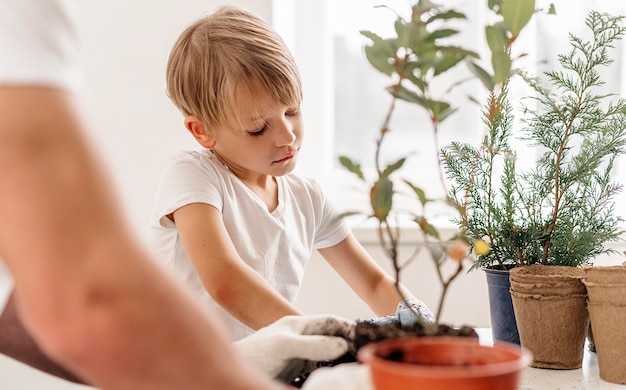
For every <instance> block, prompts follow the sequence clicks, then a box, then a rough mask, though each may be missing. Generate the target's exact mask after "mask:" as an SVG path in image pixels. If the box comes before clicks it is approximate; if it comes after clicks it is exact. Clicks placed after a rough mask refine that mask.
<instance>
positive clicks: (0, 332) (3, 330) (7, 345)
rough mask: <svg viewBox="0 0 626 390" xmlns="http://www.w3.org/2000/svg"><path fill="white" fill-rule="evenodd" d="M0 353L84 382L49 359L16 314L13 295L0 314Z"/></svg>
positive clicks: (54, 373) (58, 375) (57, 375)
mask: <svg viewBox="0 0 626 390" xmlns="http://www.w3.org/2000/svg"><path fill="white" fill-rule="evenodd" d="M0 353H2V354H4V355H7V356H9V357H11V358H13V359H15V360H17V361H19V362H22V363H24V364H27V365H29V366H31V367H33V368H36V369H38V370H41V371H43V372H46V373H48V374H51V375H54V376H56V377H59V378H63V379H65V380H68V381H72V382H76V383H84V382H83V381H81V380H80V379H78V378H77V377H76V376H75V375H74V374H72V373H70V372H67V371H66V370H65V369H64V368H62V367H60V366H59V365H58V364H57V363H56V362H53V361H52V360H50V359H49V358H48V357H47V356H46V355H45V354H44V353H43V351H42V350H41V349H40V348H39V346H38V345H37V344H36V343H35V341H34V340H33V338H32V337H30V334H28V331H27V330H26V329H24V326H23V325H22V322H21V320H20V318H19V316H18V315H17V312H16V309H15V301H14V299H13V295H11V298H9V301H8V303H7V305H6V307H5V308H4V312H2V313H1V314H0Z"/></svg>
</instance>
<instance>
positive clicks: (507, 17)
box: [501, 0, 535, 37]
mask: <svg viewBox="0 0 626 390" xmlns="http://www.w3.org/2000/svg"><path fill="white" fill-rule="evenodd" d="M533 13H535V0H504V1H503V2H502V12H501V14H502V17H503V18H504V24H505V25H506V27H507V28H508V30H509V31H511V33H512V34H513V36H515V37H516V36H518V35H519V33H520V31H522V29H523V28H524V26H526V24H528V21H530V18H531V17H532V16H533Z"/></svg>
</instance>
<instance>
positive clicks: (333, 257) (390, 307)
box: [319, 233, 413, 316]
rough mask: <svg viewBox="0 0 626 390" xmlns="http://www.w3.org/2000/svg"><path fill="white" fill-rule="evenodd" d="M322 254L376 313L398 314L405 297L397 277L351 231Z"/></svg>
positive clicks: (407, 292)
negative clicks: (398, 286) (396, 284)
mask: <svg viewBox="0 0 626 390" xmlns="http://www.w3.org/2000/svg"><path fill="white" fill-rule="evenodd" d="M319 253H320V254H321V255H322V256H323V257H324V259H326V261H327V262H328V263H329V264H330V266H331V267H333V269H334V270H335V271H337V273H338V274H339V275H340V276H341V277H342V278H343V279H344V280H345V281H346V282H347V283H348V285H349V286H350V287H351V288H352V290H353V291H354V292H355V293H356V294H357V295H358V296H359V297H360V298H361V299H362V300H363V301H364V302H366V303H367V304H368V306H369V307H370V308H371V309H372V310H373V311H374V313H376V315H378V316H386V315H394V314H395V313H396V308H397V306H398V303H399V302H400V301H401V300H402V298H401V297H400V294H398V291H397V290H396V287H395V280H394V279H393V278H392V277H390V276H389V275H388V274H387V273H386V272H385V271H384V270H383V269H382V268H381V267H380V266H379V265H378V264H377V263H376V262H375V261H374V259H372V257H371V256H370V255H369V253H367V251H366V250H365V248H363V246H361V244H360V243H359V242H358V241H357V239H356V238H355V237H354V235H353V234H352V233H350V234H349V235H348V236H347V237H346V238H345V239H344V240H343V241H341V242H340V243H338V244H337V245H333V246H331V247H328V248H322V249H319ZM400 288H401V289H402V291H403V294H404V296H405V297H407V298H408V297H413V295H412V294H411V292H410V291H408V290H407V289H406V288H405V287H404V286H402V285H401V286H400Z"/></svg>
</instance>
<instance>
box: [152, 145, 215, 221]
mask: <svg viewBox="0 0 626 390" xmlns="http://www.w3.org/2000/svg"><path fill="white" fill-rule="evenodd" d="M221 183H222V180H221V179H220V176H219V174H218V173H217V172H216V170H215V168H214V167H213V166H212V165H211V164H210V163H209V161H208V160H206V159H203V158H202V157H201V156H199V155H198V154H197V153H195V152H187V151H185V152H180V153H178V154H177V155H174V156H172V157H171V158H170V159H169V160H168V161H167V162H166V163H165V165H164V166H163V168H162V170H161V175H160V177H159V183H158V187H157V192H156V196H155V201H154V209H153V216H152V218H151V225H154V226H161V227H167V226H169V224H170V222H169V219H168V218H167V217H166V216H167V215H169V214H171V213H173V212H174V211H176V210H177V209H179V208H181V207H183V206H185V205H188V204H191V203H205V204H209V205H211V206H213V207H215V208H216V209H218V210H222V207H223V205H224V203H223V199H222V195H221V193H222V190H220V185H221Z"/></svg>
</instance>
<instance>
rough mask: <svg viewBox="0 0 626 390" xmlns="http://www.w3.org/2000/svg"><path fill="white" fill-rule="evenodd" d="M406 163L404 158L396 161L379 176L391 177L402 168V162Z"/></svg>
mask: <svg viewBox="0 0 626 390" xmlns="http://www.w3.org/2000/svg"><path fill="white" fill-rule="evenodd" d="M405 161H406V158H401V159H399V160H398V161H396V162H395V163H393V164H390V165H388V166H387V167H386V168H385V170H384V171H383V173H381V174H380V175H381V176H385V177H387V176H389V175H391V174H392V173H393V172H395V171H397V170H398V169H400V168H402V166H403V165H404V162H405Z"/></svg>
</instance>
